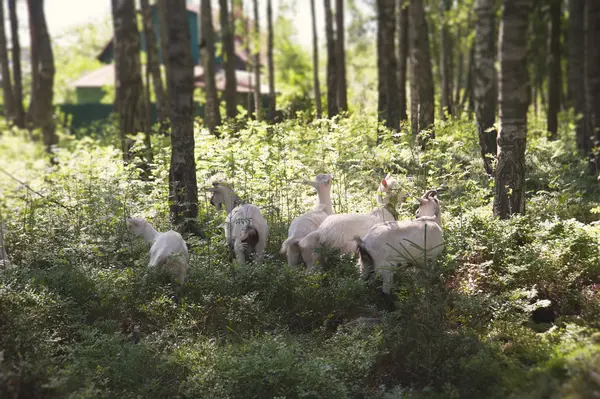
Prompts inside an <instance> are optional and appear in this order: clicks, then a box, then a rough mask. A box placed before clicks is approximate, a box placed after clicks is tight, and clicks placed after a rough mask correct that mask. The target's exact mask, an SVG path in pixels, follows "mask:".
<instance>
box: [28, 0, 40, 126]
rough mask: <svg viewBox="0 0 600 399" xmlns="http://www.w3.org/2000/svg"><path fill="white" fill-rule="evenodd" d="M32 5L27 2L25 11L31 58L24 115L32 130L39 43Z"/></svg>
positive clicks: (34, 119)
mask: <svg viewBox="0 0 600 399" xmlns="http://www.w3.org/2000/svg"><path fill="white" fill-rule="evenodd" d="M33 6H34V5H33V3H32V1H31V0H27V10H28V15H29V43H30V44H29V48H30V58H31V94H30V95H29V107H28V108H27V113H26V114H25V123H26V125H27V128H28V129H30V130H32V129H34V128H36V127H38V124H37V122H36V116H35V115H36V110H35V108H36V89H35V88H36V87H37V86H38V79H39V77H38V73H39V71H38V69H39V63H40V60H39V43H38V42H37V27H36V26H35V15H34V11H35V10H34V9H32V7H33Z"/></svg>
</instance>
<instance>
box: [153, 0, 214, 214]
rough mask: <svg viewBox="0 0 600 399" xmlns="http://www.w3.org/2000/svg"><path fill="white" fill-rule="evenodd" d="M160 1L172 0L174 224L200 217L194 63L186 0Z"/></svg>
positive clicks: (170, 79) (168, 17)
mask: <svg viewBox="0 0 600 399" xmlns="http://www.w3.org/2000/svg"><path fill="white" fill-rule="evenodd" d="M158 1H161V2H166V1H169V6H168V7H165V21H166V24H167V32H168V33H167V48H168V53H167V54H166V55H167V58H166V64H167V84H168V93H169V99H170V101H171V165H170V170H169V204H170V206H169V208H170V218H171V222H172V223H173V224H182V223H186V222H187V223H190V222H192V221H193V220H194V219H195V218H196V217H197V216H198V186H197V183H196V161H195V159H194V108H193V94H194V63H193V60H192V53H191V50H190V46H191V38H190V30H189V28H188V20H187V8H186V4H185V0H158ZM163 6H165V4H163ZM209 10H210V9H209ZM201 12H202V10H201Z"/></svg>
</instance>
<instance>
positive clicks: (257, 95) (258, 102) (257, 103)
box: [254, 0, 262, 121]
mask: <svg viewBox="0 0 600 399" xmlns="http://www.w3.org/2000/svg"><path fill="white" fill-rule="evenodd" d="M258 16H259V14H258V0H254V35H255V38H256V40H257V42H256V43H255V44H254V45H255V48H254V107H255V111H256V120H257V121H260V120H262V96H261V90H260V89H261V87H260V67H261V65H260V42H261V40H260V37H261V35H260V23H259V19H258Z"/></svg>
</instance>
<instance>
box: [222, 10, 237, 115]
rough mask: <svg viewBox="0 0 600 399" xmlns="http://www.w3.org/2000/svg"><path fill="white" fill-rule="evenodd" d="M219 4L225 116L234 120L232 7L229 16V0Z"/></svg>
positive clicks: (235, 101) (235, 112)
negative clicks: (223, 65)
mask: <svg viewBox="0 0 600 399" xmlns="http://www.w3.org/2000/svg"><path fill="white" fill-rule="evenodd" d="M219 4H220V9H221V13H220V15H221V37H222V41H223V59H224V61H225V93H224V96H225V114H226V115H227V117H228V118H235V116H236V114H237V97H236V87H237V78H236V76H235V44H234V24H233V15H234V13H233V7H232V10H231V14H229V10H228V4H229V0H219ZM230 17H231V18H230Z"/></svg>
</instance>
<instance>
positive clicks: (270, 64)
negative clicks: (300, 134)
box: [267, 0, 276, 123]
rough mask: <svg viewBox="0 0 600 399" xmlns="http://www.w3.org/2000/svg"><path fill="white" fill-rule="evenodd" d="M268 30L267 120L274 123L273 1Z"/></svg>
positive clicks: (268, 19) (268, 10) (269, 12)
mask: <svg viewBox="0 0 600 399" xmlns="http://www.w3.org/2000/svg"><path fill="white" fill-rule="evenodd" d="M267 30H268V34H269V42H268V44H267V59H268V67H269V97H270V98H269V111H268V112H267V120H268V121H269V122H271V123H272V122H273V121H274V120H275V109H276V104H275V67H274V66H273V11H272V10H271V0H267Z"/></svg>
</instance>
